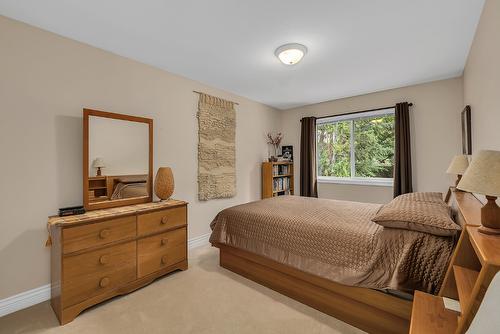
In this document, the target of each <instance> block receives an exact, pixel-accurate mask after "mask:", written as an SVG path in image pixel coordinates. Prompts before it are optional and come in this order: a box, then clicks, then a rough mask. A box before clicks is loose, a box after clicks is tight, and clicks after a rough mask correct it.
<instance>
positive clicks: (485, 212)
mask: <svg viewBox="0 0 500 334" xmlns="http://www.w3.org/2000/svg"><path fill="white" fill-rule="evenodd" d="M486 199H487V200H488V202H487V203H486V204H485V205H484V206H483V207H482V208H481V226H480V227H479V228H478V231H479V232H481V233H484V234H490V235H500V207H499V206H498V205H497V202H496V199H497V198H496V197H495V196H486Z"/></svg>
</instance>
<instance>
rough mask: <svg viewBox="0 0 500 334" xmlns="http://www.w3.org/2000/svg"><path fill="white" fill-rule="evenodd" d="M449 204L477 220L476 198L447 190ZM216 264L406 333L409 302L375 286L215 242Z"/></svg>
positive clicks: (464, 219) (377, 328) (365, 322)
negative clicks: (308, 270)
mask: <svg viewBox="0 0 500 334" xmlns="http://www.w3.org/2000/svg"><path fill="white" fill-rule="evenodd" d="M450 197H451V198H450V200H449V204H450V205H451V207H452V208H453V210H454V212H455V214H456V218H457V221H458V222H459V223H460V224H461V225H463V226H465V224H471V225H473V224H474V223H476V225H477V222H479V221H480V220H477V214H478V212H479V208H480V207H481V203H480V202H479V200H478V199H477V198H476V197H474V196H473V195H472V194H469V193H463V192H460V193H458V192H457V193H456V195H455V192H454V191H452V192H451V196H450ZM213 246H215V247H218V248H219V250H220V266H221V267H223V268H226V269H228V270H230V271H233V272H235V273H237V274H240V275H242V276H244V277H246V278H248V279H250V280H252V281H255V282H257V283H259V284H262V285H264V286H266V287H268V288H271V289H273V290H275V291H277V292H280V293H282V294H284V295H286V296H288V297H290V298H293V299H295V300H297V301H299V302H302V303H304V304H306V305H309V306H311V307H313V308H315V309H317V310H319V311H321V312H324V313H326V314H329V315H331V316H333V317H335V318H337V319H339V320H342V321H344V322H346V323H349V324H351V325H353V326H355V327H358V328H360V329H362V330H364V331H366V332H368V333H380V334H386V333H408V330H409V322H410V317H411V306H412V302H411V301H409V300H405V299H402V298H400V297H397V296H394V295H391V294H387V293H383V292H380V291H377V290H373V289H368V288H360V287H352V286H347V285H342V284H339V283H335V282H333V281H330V280H327V279H324V278H321V277H318V276H315V275H313V274H309V273H306V272H303V271H300V270H298V269H295V268H292V267H290V266H287V265H284V264H281V263H278V262H276V261H273V260H270V259H268V258H265V257H262V256H259V255H256V254H253V253H250V252H247V251H244V250H241V249H237V248H234V247H231V246H227V245H224V244H220V243H215V244H213Z"/></svg>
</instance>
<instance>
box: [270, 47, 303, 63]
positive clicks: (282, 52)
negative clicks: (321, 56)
mask: <svg viewBox="0 0 500 334" xmlns="http://www.w3.org/2000/svg"><path fill="white" fill-rule="evenodd" d="M306 53H307V48H306V47H305V46H304V45H302V44H297V43H290V44H285V45H282V46H280V47H279V48H277V49H276V51H275V52H274V54H275V55H276V57H278V59H279V60H280V61H281V62H282V63H283V64H285V65H295V64H297V63H298V62H300V61H301V60H302V58H303V57H304V55H305V54H306Z"/></svg>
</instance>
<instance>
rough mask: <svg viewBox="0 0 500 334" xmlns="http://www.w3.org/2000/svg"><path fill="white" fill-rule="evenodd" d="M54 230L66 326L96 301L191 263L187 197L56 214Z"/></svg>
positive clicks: (54, 266) (58, 303)
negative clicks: (73, 213) (71, 213)
mask: <svg viewBox="0 0 500 334" xmlns="http://www.w3.org/2000/svg"><path fill="white" fill-rule="evenodd" d="M48 228H49V233H50V237H51V240H52V249H51V281H52V286H51V304H52V308H53V309H54V312H55V313H56V315H57V317H58V319H59V322H60V323H61V325H64V324H66V323H68V322H71V321H72V320H73V319H74V318H75V317H76V316H77V315H78V314H79V313H80V312H82V311H83V310H85V309H86V308H88V307H90V306H92V305H95V304H97V303H100V302H102V301H104V300H106V299H109V298H112V297H114V296H117V295H122V294H126V293H128V292H131V291H133V290H135V289H138V288H140V287H142V286H144V285H147V284H149V283H151V282H152V281H154V280H155V279H156V278H158V277H160V276H162V275H165V274H167V273H170V272H172V271H174V270H186V269H187V267H188V262H187V203H186V202H183V201H177V200H169V201H163V202H155V203H144V204H137V205H130V206H124V207H119V208H112V209H103V210H96V211H89V212H87V213H85V214H83V215H77V216H68V217H50V218H49V222H48Z"/></svg>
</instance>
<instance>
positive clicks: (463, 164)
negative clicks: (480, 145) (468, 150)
mask: <svg viewBox="0 0 500 334" xmlns="http://www.w3.org/2000/svg"><path fill="white" fill-rule="evenodd" d="M467 167H469V159H468V158H467V156H466V155H455V156H454V157H453V160H451V163H450V166H449V167H448V169H447V170H446V173H447V174H456V175H464V173H465V170H466V169H467Z"/></svg>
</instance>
